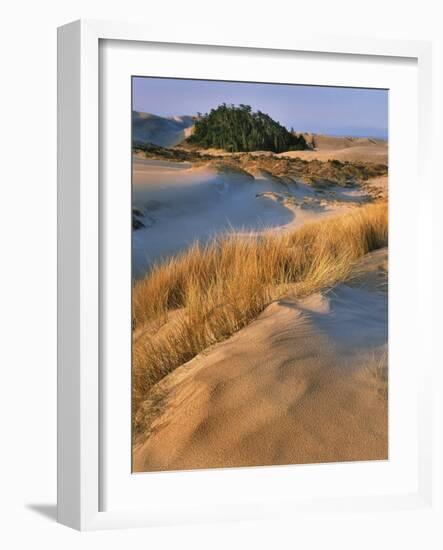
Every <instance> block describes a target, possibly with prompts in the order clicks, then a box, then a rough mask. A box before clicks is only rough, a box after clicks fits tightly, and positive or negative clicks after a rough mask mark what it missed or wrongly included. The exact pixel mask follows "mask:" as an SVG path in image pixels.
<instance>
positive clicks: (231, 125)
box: [187, 103, 309, 153]
mask: <svg viewBox="0 0 443 550" xmlns="http://www.w3.org/2000/svg"><path fill="white" fill-rule="evenodd" d="M187 141H188V142H189V143H192V144H195V145H199V146H201V147H205V148H209V147H215V148H217V149H225V150H226V151H231V152H237V151H273V152H275V153H281V152H282V151H299V150H303V149H308V148H309V146H308V144H307V143H306V140H305V138H304V136H303V135H296V134H295V133H294V132H289V131H288V130H287V129H286V128H285V127H284V126H282V125H281V124H279V123H278V122H276V121H275V120H273V119H272V118H271V117H270V116H269V115H267V114H265V113H262V112H261V111H257V112H253V111H252V108H251V107H250V105H243V104H240V105H239V106H238V107H236V106H235V105H226V103H223V104H222V105H220V106H219V107H217V108H216V109H212V110H211V111H210V112H209V113H207V114H206V115H202V116H199V117H198V118H197V120H196V122H195V127H194V132H193V134H192V135H191V136H190V137H189V138H188V139H187Z"/></svg>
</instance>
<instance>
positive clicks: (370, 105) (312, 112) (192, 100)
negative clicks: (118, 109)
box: [133, 77, 388, 138]
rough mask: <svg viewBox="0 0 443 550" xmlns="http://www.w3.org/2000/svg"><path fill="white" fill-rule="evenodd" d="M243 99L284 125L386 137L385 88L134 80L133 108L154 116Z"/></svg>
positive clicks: (204, 109) (206, 108)
mask: <svg viewBox="0 0 443 550" xmlns="http://www.w3.org/2000/svg"><path fill="white" fill-rule="evenodd" d="M221 103H228V104H230V103H234V104H235V105H238V104H240V103H245V104H247V105H251V107H252V109H253V110H254V111H256V110H257V109H259V110H261V111H263V112H264V113H267V114H269V115H270V116H271V117H272V118H274V119H275V120H278V121H279V122H280V123H281V124H284V125H285V126H286V127H287V128H288V129H289V128H290V127H293V128H294V129H295V130H296V131H305V132H316V133H326V134H331V135H353V136H371V137H382V138H387V135H388V91H387V90H376V89H364V88H336V87H329V86H301V85H300V86H299V85H292V84H261V83H250V82H224V81H214V80H182V79H172V78H150V77H134V78H133V109H134V110H136V111H144V112H147V113H153V114H156V115H159V116H173V115H195V114H196V113H197V112H201V113H206V112H207V111H209V110H210V109H211V108H213V107H214V108H215V107H217V106H218V105H220V104H221Z"/></svg>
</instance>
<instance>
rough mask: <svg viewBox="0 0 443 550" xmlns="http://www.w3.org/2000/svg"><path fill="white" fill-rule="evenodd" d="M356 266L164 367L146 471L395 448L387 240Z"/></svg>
mask: <svg viewBox="0 0 443 550" xmlns="http://www.w3.org/2000/svg"><path fill="white" fill-rule="evenodd" d="M355 273H356V276H355V278H354V280H352V281H351V282H347V283H346V284H340V285H339V286H337V287H336V288H334V289H332V290H330V291H329V292H327V293H322V294H315V295H312V296H310V297H309V298H306V299H304V300H301V301H300V300H297V299H295V298H292V297H291V296H290V295H288V296H287V297H286V298H283V299H280V300H278V301H276V302H274V303H272V304H271V305H270V306H268V307H267V308H266V310H265V311H264V312H263V313H262V314H261V315H260V316H259V317H258V318H257V319H256V320H255V321H254V322H252V323H251V324H250V325H249V326H247V327H246V328H244V329H242V330H241V331H239V332H238V333H236V334H235V335H234V336H232V337H231V338H229V339H228V340H226V341H225V342H222V343H220V344H217V345H215V346H214V347H212V348H210V349H208V350H206V351H205V352H204V353H202V354H200V355H199V356H197V357H196V358H194V359H193V360H192V361H190V362H188V363H187V364H185V365H183V366H181V367H179V368H178V369H176V370H175V371H174V372H173V373H171V374H170V375H168V376H167V377H166V378H164V379H163V380H162V381H161V382H160V383H159V384H158V388H157V389H158V391H159V392H160V393H161V396H162V397H161V399H160V405H159V409H158V414H157V416H156V417H155V420H154V422H153V423H152V425H151V430H150V435H149V437H141V438H139V439H138V440H137V441H136V442H135V445H134V449H133V469H134V471H136V472H141V471H158V470H182V469H184V470H186V469H194V468H216V467H236V466H261V465H276V464H302V463H319V462H330V461H353V460H385V459H387V458H388V410H387V399H386V391H387V382H386V364H385V363H386V351H387V249H382V250H379V251H376V252H373V253H371V254H370V255H368V256H366V257H365V258H364V259H363V260H362V261H361V262H360V264H359V265H358V266H357V267H356V270H355Z"/></svg>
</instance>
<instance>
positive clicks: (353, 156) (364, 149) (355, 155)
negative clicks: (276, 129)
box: [278, 134, 388, 165]
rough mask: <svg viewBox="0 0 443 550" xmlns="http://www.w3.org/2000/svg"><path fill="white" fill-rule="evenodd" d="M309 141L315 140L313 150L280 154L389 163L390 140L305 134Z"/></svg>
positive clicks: (306, 157) (305, 157)
mask: <svg viewBox="0 0 443 550" xmlns="http://www.w3.org/2000/svg"><path fill="white" fill-rule="evenodd" d="M305 137H306V140H307V142H308V143H311V141H312V139H314V140H315V149H314V150H313V151H288V152H285V153H280V154H279V155H278V156H284V157H299V158H301V159H304V160H314V159H317V160H322V161H327V160H334V159H335V160H340V161H342V162H343V161H349V162H371V163H377V164H386V165H387V164H388V142H387V141H383V140H379V139H371V138H352V137H334V136H325V135H312V134H305Z"/></svg>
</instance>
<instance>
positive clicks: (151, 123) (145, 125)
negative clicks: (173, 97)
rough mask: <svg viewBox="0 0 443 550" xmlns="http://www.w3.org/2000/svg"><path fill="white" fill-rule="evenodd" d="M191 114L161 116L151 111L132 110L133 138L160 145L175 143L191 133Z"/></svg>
mask: <svg viewBox="0 0 443 550" xmlns="http://www.w3.org/2000/svg"><path fill="white" fill-rule="evenodd" d="M193 124H194V119H193V118H192V116H175V117H169V118H168V117H161V116H157V115H153V114H151V113H141V112H138V111H133V112H132V133H133V140H134V141H135V142H140V143H154V144H155V145H160V146H162V147H172V146H174V145H177V144H178V143H180V142H181V141H183V140H184V139H185V138H187V137H188V136H190V135H191V133H192V129H191V128H192V126H193Z"/></svg>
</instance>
